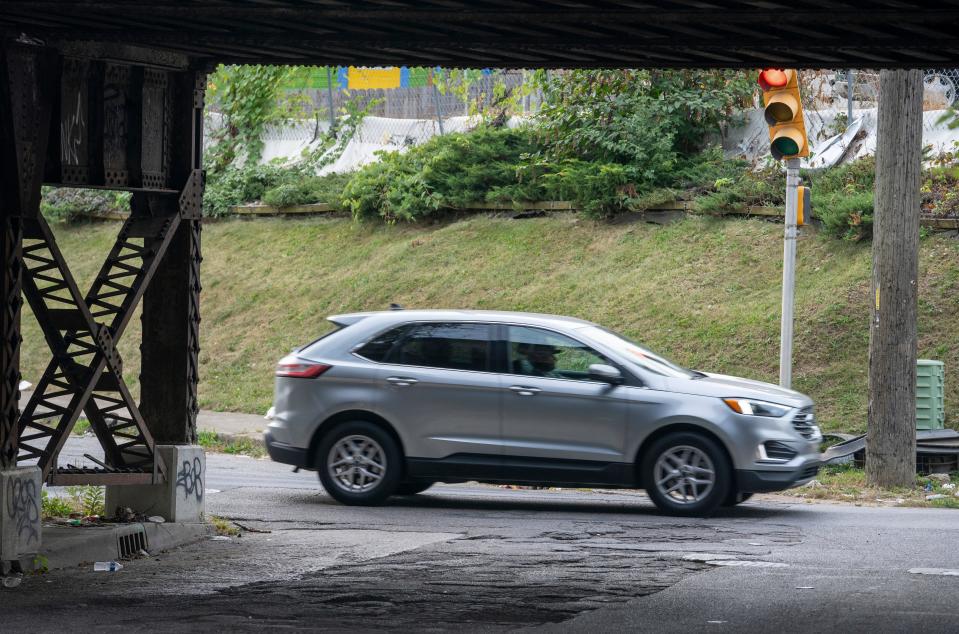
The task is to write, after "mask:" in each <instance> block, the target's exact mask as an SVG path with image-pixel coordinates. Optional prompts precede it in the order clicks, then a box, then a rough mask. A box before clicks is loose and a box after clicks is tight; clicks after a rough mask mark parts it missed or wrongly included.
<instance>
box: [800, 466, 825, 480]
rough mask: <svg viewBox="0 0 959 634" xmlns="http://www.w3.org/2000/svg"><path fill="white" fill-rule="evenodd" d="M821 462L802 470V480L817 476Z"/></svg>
mask: <svg viewBox="0 0 959 634" xmlns="http://www.w3.org/2000/svg"><path fill="white" fill-rule="evenodd" d="M819 467H820V464H819V463H818V462H816V463H814V464H811V465H809V466H807V467H806V468H804V469H803V470H802V473H800V474H799V479H800V480H806V479H808V478H815V477H816V475H817V474H818V473H819Z"/></svg>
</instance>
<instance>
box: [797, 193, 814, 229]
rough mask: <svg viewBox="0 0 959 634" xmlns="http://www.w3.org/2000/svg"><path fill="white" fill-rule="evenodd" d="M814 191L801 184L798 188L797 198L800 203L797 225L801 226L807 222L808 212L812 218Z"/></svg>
mask: <svg viewBox="0 0 959 634" xmlns="http://www.w3.org/2000/svg"><path fill="white" fill-rule="evenodd" d="M811 195H812V191H811V190H810V189H809V188H808V187H806V186H804V185H800V186H799V187H797V188H796V200H797V201H798V204H797V205H796V226H797V227H801V226H803V224H804V223H805V220H806V215H807V214H808V215H809V217H810V218H812V199H811Z"/></svg>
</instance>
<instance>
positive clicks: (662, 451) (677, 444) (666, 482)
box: [641, 432, 732, 517]
mask: <svg viewBox="0 0 959 634" xmlns="http://www.w3.org/2000/svg"><path fill="white" fill-rule="evenodd" d="M641 469H642V471H641V473H642V476H643V483H644V485H645V487H646V494H647V495H649V497H650V499H651V500H652V501H653V504H655V505H656V507H657V508H658V509H659V510H660V511H662V512H663V513H666V514H668V515H679V516H685V517H703V516H708V515H711V514H712V513H713V512H714V511H715V510H716V509H718V508H719V507H720V506H721V505H722V503H723V501H725V500H726V498H727V496H728V495H729V491H730V489H731V488H732V469H731V468H730V466H729V461H728V459H727V458H726V453H725V452H724V451H723V449H722V447H720V446H719V445H718V444H717V443H716V441H714V440H712V439H711V438H709V437H708V436H705V435H704V434H697V433H695V432H675V433H672V434H668V435H666V436H663V437H662V438H660V439H658V440H657V441H655V442H654V443H653V444H652V446H651V447H650V448H649V449H648V450H647V451H646V453H645V455H644V457H643V462H642V465H641ZM710 474H711V475H710Z"/></svg>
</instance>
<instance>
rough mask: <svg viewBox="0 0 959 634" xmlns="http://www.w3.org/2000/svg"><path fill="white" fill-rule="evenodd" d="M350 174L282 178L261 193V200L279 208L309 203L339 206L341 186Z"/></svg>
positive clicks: (341, 192) (348, 178)
mask: <svg viewBox="0 0 959 634" xmlns="http://www.w3.org/2000/svg"><path fill="white" fill-rule="evenodd" d="M351 176H352V175H351V174H327V175H325V176H304V177H302V178H298V179H284V180H282V181H281V182H280V184H279V185H277V186H275V187H273V188H271V189H268V190H266V191H265V192H264V193H263V202H264V203H266V204H267V205H272V206H273V207H281V208H282V207H290V206H292V205H307V204H311V203H327V204H331V205H334V206H336V207H339V206H340V198H341V196H342V194H343V188H344V187H345V186H346V183H347V182H349V180H350V177H351Z"/></svg>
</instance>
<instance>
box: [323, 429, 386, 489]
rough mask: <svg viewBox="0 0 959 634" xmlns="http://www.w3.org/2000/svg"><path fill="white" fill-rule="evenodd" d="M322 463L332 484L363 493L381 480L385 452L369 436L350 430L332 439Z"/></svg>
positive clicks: (383, 471) (384, 472) (383, 470)
mask: <svg viewBox="0 0 959 634" xmlns="http://www.w3.org/2000/svg"><path fill="white" fill-rule="evenodd" d="M326 465H327V471H328V472H329V475H330V479H331V480H333V482H334V483H335V484H336V486H338V487H340V488H341V489H343V490H344V491H348V492H350V493H364V492H366V491H370V490H371V489H374V488H376V486H377V485H378V484H379V483H380V482H381V481H382V480H383V476H384V475H385V474H386V469H387V462H386V452H385V451H383V447H381V446H380V444H379V443H378V442H376V441H375V440H373V439H372V438H370V437H369V436H361V435H358V434H354V435H351V436H346V437H344V438H341V439H340V440H338V441H337V442H336V443H334V445H333V446H332V447H331V448H330V453H329V456H328V457H327V461H326Z"/></svg>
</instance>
